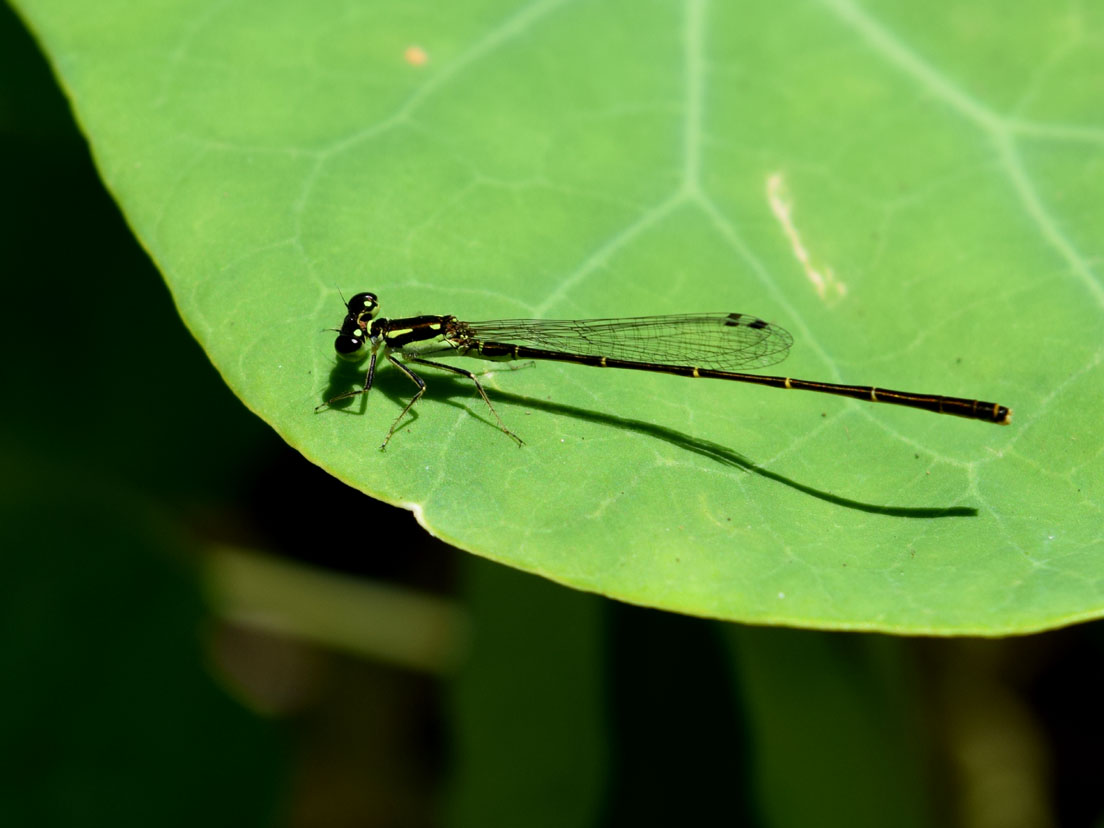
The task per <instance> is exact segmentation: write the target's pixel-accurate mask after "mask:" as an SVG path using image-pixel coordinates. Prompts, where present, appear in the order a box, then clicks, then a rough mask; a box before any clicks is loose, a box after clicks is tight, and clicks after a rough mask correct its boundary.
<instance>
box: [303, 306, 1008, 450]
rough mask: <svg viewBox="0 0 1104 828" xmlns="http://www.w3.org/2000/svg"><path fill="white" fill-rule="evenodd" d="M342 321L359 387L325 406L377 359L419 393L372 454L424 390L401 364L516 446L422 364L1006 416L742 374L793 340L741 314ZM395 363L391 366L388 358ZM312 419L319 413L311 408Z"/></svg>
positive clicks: (952, 401) (883, 392) (978, 405)
mask: <svg viewBox="0 0 1104 828" xmlns="http://www.w3.org/2000/svg"><path fill="white" fill-rule="evenodd" d="M346 307H347V313H346V316H345V321H344V322H343V323H342V325H341V327H340V328H339V329H338V336H337V339H336V340H335V341H334V349H335V350H336V351H337V355H338V356H339V357H341V358H342V359H344V360H348V361H350V362H361V361H362V360H363V359H364V358H365V357H369V359H370V361H369V363H368V373H367V374H365V376H364V386H363V387H362V388H357V389H355V390H353V391H346V392H345V393H344V394H338V395H337V396H336V397H333V398H332V399H330V400H327V401H326V402H325V403H323V404H322V405H320V406H318V408H323V407H325V406H328V405H331V404H332V403H335V402H337V401H338V400H343V399H348V398H349V397H355V396H357V395H359V394H367V393H368V391H369V390H371V388H372V382H373V379H374V377H375V374H376V360H377V358H378V357H379V356H383V357H385V358H386V359H387V360H388V361H389V362H391V363H392V364H393V365H395V366H396V367H397V368H398V369H399V370H400V371H402V372H403V373H404V374H406V376H408V377H409V378H410V379H411V381H412V382H414V384H415V385H417V386H418V390H417V391H416V392H415V394H414V396H413V397H411V399H410V401H409V402H408V403H407V404H406V407H405V408H403V410H402V412H401V413H400V414H399V416H398V417H396V418H395V422H394V423H392V425H391V430H390V431H388V432H387V438H386V439H385V440H384V441H383V445H382V446H380V448H381V449H382V448H386V447H387V443H388V442H389V441H390V440H391V437H392V435H394V433H395V429H396V428H398V425H399V423H400V422H402V419H403V417H405V416H406V413H407V412H408V411H410V409H411V407H412V406H413V405H414V403H416V402H417V401H418V400H419V399H420V398H421V396H422V394H424V393H425V388H426V385H425V382H424V381H423V380H422V378H421V377H419V376H418V375H417V374H415V373H414V372H413V371H412V370H411V369H410V368H409V367H408V366H407V364H406V363H413V364H416V365H428V366H430V367H432V368H439V369H441V370H443V371H450V372H452V373H454V374H459V375H461V376H463V377H467V378H468V379H470V380H471V381H472V382H474V383H475V387H476V390H477V391H479V395H480V396H481V397H482V398H483V401H484V402H485V403H487V406H488V408H490V409H491V413H492V414H494V417H495V420H496V421H497V422H498V427H499V428H500V429H502V431H503V432H504V433H505V434H506V435H508V436H509V437H511V438H512V439H513V440H515V441H517V443H518V444H519V445H521V442H522V441H521V438H520V437H518V436H517V435H516V434H514V433H513V432H512V431H510V429H508V428H506V426H505V425H504V424H503V422H502V419H501V418H500V417H499V416H498V412H497V411H495V407H494V406H493V405H492V404H491V400H490V398H489V397H488V396H487V392H486V391H484V390H483V385H482V383H480V382H479V378H478V377H477V376H476V375H475V374H473V373H472V372H471V371H467V370H465V369H463V368H457V367H455V366H452V365H445V364H443V363H440V362H434V361H431V360H429V359H426V357H427V356H432V357H454V356H466V357H474V358H476V359H486V360H494V361H507V360H515V359H547V360H555V361H558V362H575V363H578V364H580V365H593V366H597V367H600V368H629V369H633V370H637V371H655V372H658V373H663V374H676V375H678V376H680V377H705V378H708V379H722V380H734V381H735V382H751V383H755V384H757V385H769V386H773V387H775V388H796V389H800V390H803V391H819V392H821V393H824V394H837V395H839V396H843V397H852V398H854V399H857V400H865V401H867V402H880V403H890V404H892V405H903V406H907V407H909V408H921V409H923V410H925V411H932V412H935V413H937V414H955V415H957V416H959V417H968V418H970V419H973V420H983V421H985V422H987V423H998V424H1000V425H1007V424H1008V423H1009V422H1010V421H1011V418H1012V411H1011V410H1010V409H1008V408H1006V407H1005V406H1003V405H999V404H997V403H992V402H983V401H981V400H971V399H966V398H964V397H945V396H942V395H940V394H916V393H913V392H910V391H891V390H889V389H887V388H874V387H872V386H869V385H840V384H837V383H832V382H815V381H812V380H803V379H794V378H793V377H769V376H762V375H759V374H745V373H742V372H740V371H736V370H734V369H744V370H755V369H758V368H766V367H767V366H769V365H774V364H776V363H778V362H781V361H782V360H783V359H785V358H786V354H787V353H789V350H790V346H791V345H792V344H793V337H792V336H790V334H789V333H788V332H787V331H786V330H784V329H783V328H780V327H778V326H777V325H772V324H770V323H769V322H764V321H763V320H762V319H757V318H756V317H754V316H748V315H747V314H743V313H682V314H672V315H669V316H636V317H629V318H624V319H577V320H552V319H548V320H541V319H502V320H497V321H492V322H463V321H461V320H459V319H457V318H456V317H455V316H410V317H406V318H402V319H387V318H385V317H381V316H380V315H379V311H380V304H379V299H378V297H377V296H376V295H375V294H374V293H358V294H356V295H355V296H354V297H353V298H352V299H350V300H349V301H348V302H347V303H346ZM396 354H397V355H398V358H397V359H396ZM316 410H317V409H316Z"/></svg>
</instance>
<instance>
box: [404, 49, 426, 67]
mask: <svg viewBox="0 0 1104 828" xmlns="http://www.w3.org/2000/svg"><path fill="white" fill-rule="evenodd" d="M403 57H404V58H406V62H407V63H409V64H410V65H411V66H425V65H426V63H428V62H429V55H427V54H426V50H425V49H423V48H422V47H421V46H407V47H406V51H405V52H404V53H403Z"/></svg>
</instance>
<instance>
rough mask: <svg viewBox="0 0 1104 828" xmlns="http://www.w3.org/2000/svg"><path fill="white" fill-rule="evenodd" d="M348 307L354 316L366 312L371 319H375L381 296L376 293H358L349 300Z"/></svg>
mask: <svg viewBox="0 0 1104 828" xmlns="http://www.w3.org/2000/svg"><path fill="white" fill-rule="evenodd" d="M348 307H349V313H351V314H353V315H354V316H360V315H361V314H365V313H366V314H368V318H369V319H375V318H376V314H377V313H379V298H378V297H377V296H376V294H374V293H358V294H357V295H356V296H354V297H353V298H352V299H350V300H349V305H348Z"/></svg>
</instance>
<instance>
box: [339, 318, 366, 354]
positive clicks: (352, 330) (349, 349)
mask: <svg viewBox="0 0 1104 828" xmlns="http://www.w3.org/2000/svg"><path fill="white" fill-rule="evenodd" d="M349 319H354V317H352V316H350V317H349ZM364 343H365V335H364V331H363V330H361V329H360V328H358V327H356V326H355V325H353V326H350V325H349V324H345V325H343V326H342V328H341V333H339V334H338V335H337V339H335V340H334V350H335V351H337V355H338V356H339V357H341V358H342V359H344V360H347V361H348V362H359V361H360V360H362V359H363V358H364V355H365V354H366V353H367V351H365V350H364Z"/></svg>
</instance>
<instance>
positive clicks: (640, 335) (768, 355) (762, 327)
mask: <svg viewBox="0 0 1104 828" xmlns="http://www.w3.org/2000/svg"><path fill="white" fill-rule="evenodd" d="M465 324H466V325H467V328H468V330H469V331H470V332H471V334H472V335H473V336H474V337H475V338H476V339H479V340H480V341H483V342H505V343H509V344H511V345H523V346H528V347H531V348H543V349H545V350H549V351H561V352H565V353H569V354H580V355H584V356H604V357H607V358H609V359H623V360H629V361H632V362H652V363H657V364H659V365H681V366H693V367H696V368H712V369H714V370H717V371H743V370H749V369H755V368H766V367H767V366H768V365H774V364H775V363H778V362H781V361H782V360H784V359H785V358H786V354H787V353H788V352H789V350H790V346H791V345H793V337H792V336H790V334H789V332H788V331H786V330H785V329H784V328H780V327H778V326H777V325H771V324H770V323H769V322H764V321H763V320H762V319H757V318H755V317H754V316H748V315H747V314H742V313H727V314H726V313H685V314H675V315H671V316H636V317H628V318H624V319H577V320H555V319H547V320H542V319H501V320H497V321H492V322H468V323H465Z"/></svg>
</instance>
